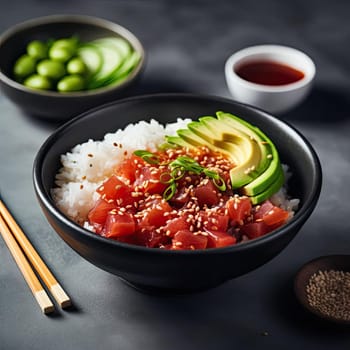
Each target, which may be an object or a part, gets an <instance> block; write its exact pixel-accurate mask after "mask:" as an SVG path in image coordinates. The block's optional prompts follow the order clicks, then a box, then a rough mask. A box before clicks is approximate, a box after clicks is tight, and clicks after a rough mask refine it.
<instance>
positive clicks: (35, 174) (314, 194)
mask: <svg viewBox="0 0 350 350" xmlns="http://www.w3.org/2000/svg"><path fill="white" fill-rule="evenodd" d="M172 98H174V99H176V98H182V99H193V98H195V99H205V100H211V101H213V102H214V101H215V102H222V103H230V104H234V105H238V106H243V107H244V108H247V109H248V110H250V111H252V112H254V113H257V112H258V113H259V114H260V115H263V116H264V118H267V119H270V120H273V121H274V122H276V123H278V124H279V125H281V126H284V127H287V128H288V129H289V130H290V131H291V132H292V133H294V135H295V136H296V137H298V138H299V139H300V140H301V141H302V143H303V144H304V146H305V147H306V149H307V151H308V152H309V154H310V157H311V159H312V161H313V165H314V167H315V174H316V175H315V179H314V182H313V188H312V189H311V193H310V196H309V198H308V200H307V201H306V202H304V203H303V206H302V208H300V209H299V210H298V211H297V212H296V213H295V215H294V217H293V218H292V219H291V221H290V222H288V223H287V224H286V225H284V226H282V227H281V228H278V229H276V230H274V231H272V232H271V233H269V234H267V235H264V236H262V237H258V238H255V239H252V240H249V241H247V242H244V243H240V244H236V245H232V246H228V247H222V248H211V249H198V250H193V251H192V250H175V251H174V250H167V249H152V248H149V247H143V246H137V245H133V244H128V243H123V242H119V241H116V240H113V239H109V238H106V237H102V236H100V235H97V234H95V233H93V232H92V231H89V230H87V229H85V228H83V227H81V226H79V225H78V224H77V223H75V222H74V221H73V220H71V219H69V218H68V217H67V216H66V215H65V214H63V213H62V212H61V211H60V210H59V209H58V208H57V206H56V205H55V204H54V202H53V199H52V198H51V197H50V195H49V193H47V192H46V190H45V188H44V185H43V181H42V177H41V165H42V163H43V161H44V159H45V157H46V155H47V151H48V150H49V149H50V148H51V147H52V145H53V144H54V143H55V142H56V139H59V138H60V136H61V135H62V134H64V131H65V130H66V129H67V128H69V127H71V126H72V125H73V124H75V123H77V122H79V121H80V120H81V119H84V118H87V117H88V116H89V115H90V114H93V113H94V112H97V111H100V110H103V109H106V108H109V107H111V106H114V105H119V104H123V103H130V102H135V101H137V102H140V101H147V100H151V99H172ZM32 179H33V185H34V189H35V192H36V195H37V197H38V198H39V200H40V201H41V202H42V203H43V204H44V206H45V207H46V209H47V210H48V211H49V212H50V213H51V214H52V215H53V216H54V217H55V218H56V219H57V220H59V221H61V222H63V223H64V224H65V225H66V226H68V227H69V228H70V229H73V230H75V231H77V232H79V234H82V235H83V236H84V237H85V238H88V239H92V240H93V241H94V240H96V241H97V242H98V243H100V244H106V245H110V246H112V247H116V248H118V247H119V248H123V249H126V250H129V251H136V252H140V253H143V254H164V255H171V256H173V255H189V254H191V255H197V254H199V255H202V254H205V255H212V254H214V255H215V254H218V253H219V252H220V253H231V252H234V251H241V250H246V249H249V248H251V247H256V246H257V245H259V244H261V243H267V242H269V241H272V240H274V239H275V238H277V237H279V236H281V235H284V234H285V233H286V232H287V231H288V230H289V229H290V228H293V227H301V225H302V224H303V223H304V221H305V217H308V216H310V215H311V213H312V212H313V210H314V208H315V207H316V204H317V201H318V198H319V196H320V192H321V187H322V168H321V163H320V160H319V158H318V156H317V153H316V151H315V150H314V148H313V146H312V145H311V143H310V142H309V141H308V140H307V139H306V138H305V137H304V136H303V135H302V134H301V133H300V132H299V131H298V130H297V129H296V128H295V127H294V126H292V125H290V124H289V123H288V122H286V121H281V120H280V119H278V118H276V117H274V116H272V115H271V114H269V113H267V112H265V111H264V110H261V109H259V108H256V107H253V106H250V105H247V104H244V103H240V102H237V101H234V100H231V99H228V98H224V97H220V96H215V95H207V94H196V93H156V94H145V95H138V96H133V97H127V98H123V99H120V100H117V101H113V102H109V103H105V104H103V105H101V106H98V107H95V108H92V109H90V110H88V111H86V112H83V113H81V114H80V115H78V116H76V117H74V118H73V119H71V120H69V121H68V122H66V123H64V124H63V125H61V126H60V127H58V128H57V129H56V130H55V131H54V132H53V133H52V134H51V135H49V137H48V138H47V139H46V140H45V141H44V143H43V144H42V145H41V147H40V148H39V150H38V152H37V155H36V157H35V159H34V163H33V169H32Z"/></svg>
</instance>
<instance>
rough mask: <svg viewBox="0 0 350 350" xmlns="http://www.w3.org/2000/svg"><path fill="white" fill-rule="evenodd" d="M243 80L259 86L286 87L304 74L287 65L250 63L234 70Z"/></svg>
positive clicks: (263, 62)
mask: <svg viewBox="0 0 350 350" xmlns="http://www.w3.org/2000/svg"><path fill="white" fill-rule="evenodd" d="M235 72H236V74H237V75H238V76H239V77H241V78H242V79H244V80H247V81H250V82H251V83H255V84H261V85H273V86H276V85H287V84H291V83H295V82H297V81H299V80H301V79H303V78H304V76H305V74H304V73H303V72H301V71H299V70H297V69H295V68H293V67H290V66H288V65H285V64H282V63H278V62H273V61H252V62H248V63H244V64H242V65H240V66H239V67H238V68H237V69H235Z"/></svg>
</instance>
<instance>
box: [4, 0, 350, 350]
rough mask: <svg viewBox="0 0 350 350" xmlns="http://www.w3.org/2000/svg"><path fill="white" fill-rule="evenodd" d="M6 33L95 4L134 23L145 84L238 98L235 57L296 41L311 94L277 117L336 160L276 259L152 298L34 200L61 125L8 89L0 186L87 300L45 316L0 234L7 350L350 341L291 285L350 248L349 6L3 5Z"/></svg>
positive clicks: (340, 344) (302, 345)
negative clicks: (144, 60) (99, 264)
mask: <svg viewBox="0 0 350 350" xmlns="http://www.w3.org/2000/svg"><path fill="white" fill-rule="evenodd" d="M1 5H2V6H1V11H0V30H1V31H4V30H6V29H7V28H8V27H10V26H11V25H13V24H16V23H17V22H20V21H23V20H26V19H29V18H33V17H38V16H42V15H49V14H62V13H67V14H69V13H70V14H88V15H95V16H100V17H104V18H106V19H110V20H113V21H115V22H117V23H120V24H121V25H124V26H126V27H127V28H129V29H130V30H131V31H133V32H134V33H135V34H136V35H137V36H138V37H139V38H140V39H141V41H142V42H143V44H144V46H145V48H146V50H147V53H148V64H147V68H146V70H145V74H144V76H143V79H142V80H141V82H140V84H139V85H138V87H137V88H136V89H135V90H134V91H133V94H142V93H151V92H174V91H175V92H200V93H208V94H214V95H219V96H225V97H228V96H229V95H228V90H227V87H226V84H225V80H224V73H223V72H224V70H223V66H224V62H225V59H226V58H227V57H228V56H229V55H230V54H231V53H232V52H233V51H236V50H238V49H240V48H243V47H245V46H249V45H253V44H262V43H274V44H285V45H290V46H294V47H297V48H299V49H302V50H304V51H305V52H306V53H308V54H309V55H311V56H312V58H313V59H314V61H315V63H316V65H317V78H316V84H315V87H314V89H313V91H312V94H311V95H310V96H309V98H308V100H307V101H306V102H305V103H303V105H301V106H300V107H298V108H297V109H295V110H293V111H291V112H289V113H288V114H284V115H280V116H279V117H281V118H283V119H285V120H287V121H288V122H290V123H292V124H293V125H294V126H295V127H297V128H298V129H299V130H300V131H301V132H302V133H303V134H304V135H305V136H306V137H307V138H308V139H309V140H310V142H311V143H312V145H313V146H314V147H315V149H316V151H317V153H318V155H319V157H320V160H321V163H322V166H323V170H324V185H323V190H322V194H321V197H320V201H319V204H318V206H317V208H316V210H315V212H314V213H313V215H312V217H311V218H310V219H309V221H308V222H307V223H306V224H305V226H304V227H303V229H302V230H301V231H300V233H299V235H298V236H297V237H296V238H295V239H294V240H293V242H292V243H291V244H290V245H289V246H288V247H287V248H286V249H285V250H284V251H283V252H282V253H281V254H280V255H279V256H278V257H276V258H275V259H274V260H273V261H271V262H269V263H268V264H266V265H265V266H263V267H261V268H259V269H258V270H256V271H254V272H252V273H250V274H247V275H245V276H243V277H240V278H237V279H235V280H232V281H230V282H228V283H226V284H225V285H223V286H220V287H218V288H216V289H214V290H211V291H207V292H204V293H200V294H196V295H190V296H182V297H175V296H172V297H159V296H151V295H145V294H142V293H140V292H138V291H135V290H134V289H131V288H130V287H128V286H126V285H125V284H124V283H123V282H121V281H120V280H119V279H118V278H117V277H115V276H113V275H110V274H108V273H106V272H104V271H101V270H99V269H97V268H96V267H94V266H93V265H91V264H89V263H88V262H86V261H84V260H82V259H81V258H80V257H79V256H78V255H77V254H76V253H74V252H73V251H72V250H71V249H70V248H69V247H68V246H67V245H65V243H64V242H63V241H62V240H61V239H60V238H59V237H58V236H57V235H56V234H55V233H54V231H53V230H52V229H51V228H50V226H49V225H48V223H47V222H46V220H45V218H44V216H43V214H42V212H41V211H40V209H39V206H38V203H37V201H36V198H35V195H34V191H33V186H32V179H31V171H32V163H33V159H34V156H35V154H36V152H37V150H38V148H39V147H40V145H41V144H42V143H43V141H44V140H45V139H46V137H48V135H49V134H50V133H51V132H52V131H53V130H54V129H55V127H57V125H53V124H50V123H46V122H39V121H36V120H35V119H33V118H30V117H29V116H27V115H25V114H24V113H22V112H20V111H19V110H18V109H17V108H16V106H14V105H13V104H12V103H11V102H10V101H9V100H8V99H7V98H6V97H4V96H3V95H0V120H1V124H0V125H1V127H0V164H1V165H0V190H1V194H2V196H3V198H4V199H5V201H6V203H7V204H8V206H9V207H10V209H11V210H12V211H13V213H14V214H15V216H16V218H17V219H18V221H19V223H20V224H21V226H22V227H23V228H24V229H25V231H26V232H27V234H28V236H29V237H30V239H31V241H32V242H33V243H34V245H35V246H36V247H37V249H38V251H39V252H40V254H41V255H42V257H43V258H44V259H45V260H46V261H47V263H48V265H49V266H50V267H51V268H52V270H53V271H54V273H55V274H56V276H57V278H58V279H59V280H60V281H61V282H62V284H63V286H64V287H65V289H66V290H67V292H68V293H69V294H70V295H71V296H72V298H73V300H74V305H75V307H74V308H73V309H72V310H70V311H58V312H57V313H56V314H54V315H53V316H44V315H42V314H41V312H40V310H39V308H38V306H37V305H36V302H35V300H34V299H33V296H32V295H31V293H30V291H29V289H28V287H27V286H26V284H25V282H24V280H23V278H22V276H21V274H20V273H19V271H18V269H17V267H16V265H15V263H14V261H13V259H12V257H11V255H10V253H9V252H8V250H7V248H6V246H5V243H4V242H3V240H2V239H0V349H1V350H9V349H45V350H49V349H84V350H90V349H101V350H102V349H112V348H115V349H126V350H131V349H152V350H157V349H167V350H171V349H183V350H184V349H196V348H201V349H203V350H204V349H233V348H235V349H242V350H243V349H255V348H257V349H281V348H282V349H286V350H287V349H293V350H294V349H296V348H297V349H307V348H309V349H319V350H322V349H348V348H349V347H350V335H349V334H350V332H349V329H344V328H339V327H334V326H332V325H329V324H327V323H323V322H319V321H318V320H315V319H314V318H313V317H312V316H311V315H309V314H308V313H306V312H305V311H304V310H303V309H302V308H301V307H300V306H299V304H298V303H297V302H296V300H295V297H294V294H293V290H292V282H293V277H294V275H295V272H296V271H297V270H298V268H299V267H300V266H301V265H302V264H303V263H304V262H306V261H308V260H310V259H313V258H315V257H317V256H319V255H325V254H333V253H350V221H349V214H350V210H349V208H350V205H349V197H350V186H349V180H350V179H349V173H350V152H349V151H350V140H349V135H350V111H349V105H350V102H349V101H350V100H349V97H350V89H349V88H350V82H349V77H350V49H349V42H350V24H349V23H350V22H349V15H350V2H348V1H319V0H313V1H306V0H303V1H291V0H290V1H288V2H287V1H279V0H276V1H272V0H271V1H255V2H254V1H250V0H242V1H234V0H232V1H223V2H221V1H189V2H187V1H171V0H168V1H161V0H158V1H142V0H138V1H137V0H132V1H131V0H129V1H127V0H124V1H120V0H119V1H88V0H81V1H78V0H60V1H49V0H41V1H40V0H37V1H35V0H27V1H18V0H10V1H1Z"/></svg>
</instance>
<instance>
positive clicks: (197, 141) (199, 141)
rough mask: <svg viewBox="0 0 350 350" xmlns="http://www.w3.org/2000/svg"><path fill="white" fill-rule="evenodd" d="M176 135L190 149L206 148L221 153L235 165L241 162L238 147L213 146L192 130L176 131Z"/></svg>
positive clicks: (227, 145)
mask: <svg viewBox="0 0 350 350" xmlns="http://www.w3.org/2000/svg"><path fill="white" fill-rule="evenodd" d="M177 134H178V135H179V137H180V138H182V139H183V140H185V141H186V142H187V143H188V144H190V145H191V146H192V148H196V147H200V146H206V147H208V148H209V149H211V150H213V151H215V152H221V153H224V154H226V155H227V156H228V157H230V158H231V159H232V160H233V162H234V163H235V164H237V163H239V162H240V161H241V160H240V158H239V156H240V153H239V147H238V146H236V145H234V144H233V143H226V144H223V145H221V146H222V148H221V147H217V146H215V145H214V144H213V143H210V142H209V141H207V140H205V139H203V138H201V137H200V136H198V135H197V134H195V133H194V132H193V131H192V130H189V129H180V130H178V131H177Z"/></svg>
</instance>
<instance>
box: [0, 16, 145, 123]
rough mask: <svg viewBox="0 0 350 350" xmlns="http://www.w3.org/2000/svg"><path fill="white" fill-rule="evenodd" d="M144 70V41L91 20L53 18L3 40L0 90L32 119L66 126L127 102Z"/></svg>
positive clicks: (17, 27)
mask: <svg viewBox="0 0 350 350" xmlns="http://www.w3.org/2000/svg"><path fill="white" fill-rule="evenodd" d="M144 64H145V52H144V48H143V46H142V44H141V42H140V41H139V39H138V38H137V37H136V36H135V35H134V34H133V33H132V32H130V31H129V30H128V29H126V28H124V27H123V26H121V25H119V24H117V23H114V22H111V21H108V20H105V19H102V18H97V17H92V16H84V15H51V16H44V17H38V18H34V19H30V20H27V21H24V22H22V23H18V24H16V25H14V26H12V27H11V28H9V29H7V30H6V31H5V32H3V33H2V34H1V36H0V87H1V88H2V91H3V93H4V94H5V95H6V96H7V97H8V98H9V99H10V100H11V101H12V102H13V103H15V104H16V105H17V106H18V107H19V108H20V109H21V110H23V111H25V112H26V113H28V114H29V115H31V116H34V117H39V118H41V119H49V120H54V121H64V120H68V119H70V118H72V117H73V116H76V115H77V114H80V113H82V112H84V111H86V110H88V109H91V108H93V107H95V106H98V105H101V104H103V103H107V102H110V101H113V100H115V99H118V98H121V97H125V96H126V94H127V93H128V91H129V90H130V88H132V86H133V85H134V84H135V83H136V82H137V80H138V78H139V77H140V75H141V73H142V71H143V67H144Z"/></svg>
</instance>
